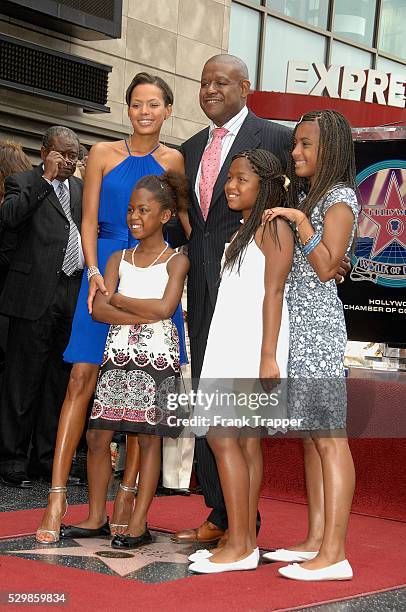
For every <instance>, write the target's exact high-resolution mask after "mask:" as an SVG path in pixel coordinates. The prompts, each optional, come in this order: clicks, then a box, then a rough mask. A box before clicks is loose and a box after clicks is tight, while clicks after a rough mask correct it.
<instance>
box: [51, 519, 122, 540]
mask: <svg viewBox="0 0 406 612" xmlns="http://www.w3.org/2000/svg"><path fill="white" fill-rule="evenodd" d="M109 535H110V525H109V519H107V521H106V522H105V523H104V525H102V526H101V527H97V529H85V528H83V527H76V526H75V525H63V524H62V525H61V529H60V533H59V536H60V538H61V539H63V540H66V539H67V538H98V537H99V536H109Z"/></svg>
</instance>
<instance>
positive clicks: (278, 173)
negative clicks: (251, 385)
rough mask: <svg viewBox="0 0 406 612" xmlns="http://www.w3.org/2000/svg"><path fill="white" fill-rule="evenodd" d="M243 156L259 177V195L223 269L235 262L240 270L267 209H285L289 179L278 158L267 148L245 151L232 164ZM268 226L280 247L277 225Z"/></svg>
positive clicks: (227, 254)
mask: <svg viewBox="0 0 406 612" xmlns="http://www.w3.org/2000/svg"><path fill="white" fill-rule="evenodd" d="M240 157H244V158H245V159H246V160H247V161H248V162H249V163H250V165H251V168H252V170H253V172H255V174H257V175H258V177H259V192H258V197H257V199H256V202H255V206H254V208H253V209H252V212H251V214H250V216H249V219H248V220H247V221H246V222H245V223H244V224H243V226H242V227H241V229H240V230H239V231H238V234H237V235H236V236H235V238H234V240H233V241H232V242H231V244H230V246H229V247H228V249H227V251H226V253H225V262H224V268H223V269H224V270H225V269H227V268H228V269H229V270H231V269H232V268H233V267H234V265H235V264H236V263H237V265H238V271H239V270H240V267H241V263H242V260H243V258H244V254H245V251H246V250H247V247H248V245H249V243H250V242H251V240H253V238H254V236H255V233H256V231H257V230H258V228H259V227H260V226H261V222H262V213H263V212H264V210H265V209H266V208H270V207H271V206H286V193H285V190H284V184H285V179H286V177H285V175H284V174H283V173H282V166H281V163H280V161H279V159H278V158H277V157H275V155H273V154H272V153H270V152H269V151H265V150H264V149H252V150H251V151H242V152H241V153H238V154H237V155H234V157H233V160H232V161H234V160H235V159H239V158H240ZM268 227H269V231H270V233H271V235H272V237H273V239H274V240H275V241H276V242H278V244H279V240H278V234H277V231H276V223H275V222H274V221H272V222H271V223H269V224H268ZM264 230H265V228H264ZM279 246H280V245H279Z"/></svg>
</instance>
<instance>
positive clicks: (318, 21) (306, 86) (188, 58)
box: [0, 0, 406, 159]
mask: <svg viewBox="0 0 406 612" xmlns="http://www.w3.org/2000/svg"><path fill="white" fill-rule="evenodd" d="M32 6H35V7H36V8H35V9H33V8H30V7H32ZM50 6H51V7H54V9H55V10H54V12H53V13H52V11H50V8H49V7H50ZM1 7H2V8H0V53H1V66H2V67H1V75H0V84H1V85H3V87H1V90H0V134H1V137H8V138H13V139H15V140H18V141H19V142H21V143H22V144H23V146H24V147H25V149H26V151H27V152H29V153H30V154H31V156H32V157H33V159H35V156H36V155H37V152H38V148H39V147H38V144H39V138H40V135H41V134H42V133H43V132H44V130H45V129H46V128H47V127H48V126H49V125H52V124H61V123H62V124H64V125H67V126H69V127H71V128H72V129H74V130H75V131H76V132H77V133H78V135H79V137H80V139H81V141H82V142H83V143H84V144H85V145H91V144H93V143H94V142H96V141H98V140H111V139H117V138H122V137H123V136H126V135H127V134H128V131H129V121H128V118H127V107H126V104H125V102H124V97H125V90H126V87H127V85H128V83H129V82H130V81H131V79H132V77H133V76H134V75H135V74H136V72H139V71H141V70H146V71H148V72H151V73H155V74H159V75H160V76H162V77H163V78H164V79H165V80H167V81H168V83H169V84H170V86H171V87H172V88H173V91H174V94H175V104H174V109H173V115H172V117H171V118H170V119H169V120H168V121H167V122H166V123H165V125H164V129H163V132H162V137H163V140H164V141H165V142H167V143H168V144H171V145H174V146H177V145H179V144H180V143H181V142H183V141H184V140H185V139H187V138H188V137H190V136H191V135H192V134H194V133H195V132H197V131H198V130H200V129H202V127H204V126H205V125H206V124H207V121H206V118H205V116H204V114H203V113H202V111H201V110H200V108H199V104H198V102H197V100H198V89H199V79H200V73H201V68H202V66H203V64H204V62H205V61H206V60H207V58H209V57H210V56H212V55H214V54H217V53H222V52H230V53H234V54H235V55H238V56H239V57H242V58H243V59H244V60H245V61H246V62H247V65H248V67H249V71H250V77H251V82H252V87H253V89H256V90H257V91H269V92H274V98H272V99H270V102H269V103H268V106H270V107H271V111H270V112H268V111H267V109H266V108H265V107H266V105H265V106H264V104H263V102H262V100H263V98H261V99H260V100H261V101H260V103H259V104H257V105H256V106H255V107H254V106H253V108H254V109H255V110H256V112H258V114H262V115H263V116H266V117H268V118H274V119H277V120H283V119H284V117H283V116H281V114H279V115H278V114H277V113H276V114H275V116H272V110H273V109H274V108H276V102H277V104H278V105H279V106H280V107H282V108H288V107H289V104H288V98H283V95H285V96H287V95H288V93H289V91H294V92H295V94H296V95H299V94H302V95H303V96H309V94H312V95H314V92H315V87H316V86H317V79H318V78H319V79H320V74H319V73H318V72H317V69H314V66H315V65H317V66H318V70H319V72H320V70H328V69H329V68H328V67H329V66H331V65H335V66H337V67H343V66H347V67H350V68H351V67H352V68H351V69H352V71H353V72H352V73H351V74H350V76H351V75H352V76H351V78H352V77H354V74H353V73H354V71H355V72H357V71H358V73H359V72H360V71H361V72H364V73H365V75H366V76H365V78H367V77H368V79H369V80H370V81H371V83H372V85H371V87H372V93H371V96H370V97H371V100H370V102H371V103H372V104H369V107H368V108H372V107H376V109H377V110H376V116H377V117H378V120H375V119H374V123H373V125H377V123H379V117H380V113H381V111H382V113H383V105H384V104H386V105H387V106H388V108H389V109H390V107H391V104H390V103H391V102H393V101H394V104H395V106H396V105H397V113H398V114H397V115H396V119H398V117H400V118H402V116H403V117H404V118H406V117H405V116H404V113H405V111H404V93H403V92H404V84H405V81H406V42H405V41H406V37H405V36H404V32H403V30H402V25H403V24H404V23H405V21H406V0H359V1H357V2H353V0H233V1H231V0H103V2H100V1H97V0H87V2H86V3H83V2H81V0H36V2H35V3H32V2H30V1H29V0H3V2H2V4H1ZM41 7H42V9H41ZM82 7H86V10H84V9H82ZM50 13H52V14H50ZM306 66H307V68H306ZM323 66H324V68H323ZM17 68H18V69H17ZM23 68H25V71H24V70H23ZM289 70H290V71H291V73H290V74H291V77H290V78H288V73H289ZM294 70H296V72H294ZM301 71H302V72H301ZM388 73H390V74H393V75H395V76H396V79H395V76H393V78H392V81H391V87H392V89H391V96H390V97H389V98H388V95H387V92H386V90H385V94H384V93H382V95H380V94H379V91H378V92H376V91H374V89H373V88H374V87H375V89H376V87H377V84H378V85H379V75H381V76H382V74H384V75H387V74H388ZM292 74H293V75H294V76H293V77H292ZM298 75H299V76H298ZM301 75H304V76H303V78H301ZM368 75H369V76H368ZM377 75H378V76H377ZM334 76H335V77H336V80H337V83H339V82H341V81H342V74H341V73H340V72H337V73H335V74H333V70H331V74H330V77H334ZM361 76H362V75H361ZM34 77H35V78H34ZM362 78H364V77H362ZM383 78H386V77H385V76H384V77H383ZM295 79H296V80H295ZM340 79H341V81H340ZM354 79H356V77H354ZM373 79H375V80H373ZM333 80H334V79H333ZM333 80H332V81H331V83H330V85H329V87H330V88H331V90H333V94H332V95H331V91H329V89H328V88H327V89H326V88H324V90H323V89H322V88H321V87H320V91H319V95H321V96H323V97H326V96H327V97H328V96H329V95H330V97H332V98H334V97H346V98H347V100H352V101H353V102H355V103H356V102H357V101H359V103H360V107H359V108H361V105H362V104H364V105H365V104H366V101H365V100H364V98H362V96H364V97H365V88H364V91H362V88H361V86H360V84H359V83H358V85H359V87H358V89H357V87H353V89H351V87H350V86H349V87H348V91H347V92H346V96H342V91H341V90H340V91H339V92H338V94H337V95H335V94H334V87H335V85H334V83H333ZM289 82H290V85H289ZM368 82H369V81H368ZM292 83H293V85H292ZM388 83H389V81H388ZM350 85H351V80H350ZM289 87H291V89H290V90H289ZM292 87H293V89H292ZM337 87H338V85H337ZM340 87H341V85H340ZM382 87H383V86H382ZM387 89H388V91H389V84H388V87H387ZM382 91H384V90H383V89H382ZM275 94H278V96H277V97H276V98H275ZM279 94H283V95H282V96H281V95H279ZM385 96H386V97H385ZM253 100H255V96H253ZM361 100H364V101H361ZM275 101H276V102H275ZM313 101H314V99H312V106H313V107H316V106H318V105H317V103H316V102H314V103H313ZM332 102H334V100H332ZM379 104H380V105H381V106H380V107H379ZM402 104H403V107H402ZM395 106H393V105H392V107H391V108H395ZM353 108H355V107H354V106H353ZM295 112H298V111H297V110H292V111H291V114H292V117H286V119H291V118H294V117H293V116H294V114H295ZM402 112H403V115H402ZM282 114H283V113H282ZM297 116H300V114H299V115H297ZM391 116H392V115H391V113H390V112H389V114H388V113H386V115H385V113H383V114H382V121H381V122H389V121H386V120H385V121H384V119H385V118H386V117H389V118H390V117H391ZM355 125H356V123H355Z"/></svg>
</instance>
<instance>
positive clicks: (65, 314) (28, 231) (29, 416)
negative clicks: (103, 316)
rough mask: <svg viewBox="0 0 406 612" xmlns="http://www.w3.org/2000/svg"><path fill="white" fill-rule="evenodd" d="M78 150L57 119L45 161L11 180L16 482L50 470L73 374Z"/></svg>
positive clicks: (1, 439)
mask: <svg viewBox="0 0 406 612" xmlns="http://www.w3.org/2000/svg"><path fill="white" fill-rule="evenodd" d="M78 153H79V140H78V137H77V136H76V134H75V133H74V132H72V130H70V129H68V128H65V127H63V126H54V127H51V128H49V129H48V130H47V132H46V133H45V135H44V138H43V144H42V147H41V158H42V160H43V164H41V165H40V166H38V167H37V168H35V169H33V170H29V171H27V172H21V173H18V174H14V175H12V176H10V177H8V178H7V179H6V183H5V198H4V202H3V205H2V207H1V209H0V222H1V224H2V226H3V227H4V228H5V229H7V230H12V231H14V232H15V233H16V235H17V246H16V248H15V250H14V253H13V256H12V258H11V262H10V268H9V272H8V275H7V278H6V281H5V285H4V289H3V291H2V294H1V296H0V313H1V314H4V315H6V316H8V317H9V318H10V326H9V334H8V342H7V349H6V366H5V371H4V379H3V385H2V389H1V395H0V421H1V427H0V477H1V480H2V482H3V483H4V484H6V485H9V486H15V487H30V486H31V482H30V480H29V476H28V472H27V469H28V468H29V469H30V472H32V473H33V475H34V476H44V477H48V476H50V474H51V469H52V457H53V452H54V445H55V439H56V431H57V426H58V418H59V411H60V407H61V405H62V400H63V397H64V395H65V390H66V385H67V382H68V377H69V366H68V365H67V364H65V363H64V362H63V358H62V355H63V351H64V349H65V347H66V345H67V343H68V340H69V336H70V330H71V323H72V317H73V314H74V310H75V305H76V300H77V296H78V292H79V288H80V283H81V277H82V272H83V253H82V248H81V241H80V233H79V230H80V225H81V214H82V213H81V209H82V181H81V180H80V179H77V178H75V177H72V175H73V173H74V171H75V168H76V161H77V159H78ZM30 443H31V455H30V461H28V452H29V447H30ZM28 463H29V465H28Z"/></svg>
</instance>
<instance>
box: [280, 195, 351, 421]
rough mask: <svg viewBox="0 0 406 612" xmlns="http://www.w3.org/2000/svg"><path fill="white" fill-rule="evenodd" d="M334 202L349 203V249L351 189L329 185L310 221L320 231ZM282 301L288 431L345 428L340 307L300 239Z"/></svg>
mask: <svg viewBox="0 0 406 612" xmlns="http://www.w3.org/2000/svg"><path fill="white" fill-rule="evenodd" d="M338 202H344V203H345V204H348V206H349V207H350V208H351V210H352V212H353V213H354V225H353V230H352V234H351V239H350V241H349V244H348V250H349V249H350V247H351V244H352V241H353V238H354V234H355V229H356V225H357V218H358V214H359V210H360V208H359V205H358V202H357V198H356V195H355V192H354V191H353V189H351V188H349V187H346V186H344V185H336V186H334V187H333V188H332V189H331V190H330V191H329V192H328V193H327V194H326V196H325V197H324V198H323V200H322V201H320V202H318V203H317V204H316V206H315V207H314V209H313V211H312V213H311V217H310V221H311V224H312V226H313V228H314V230H315V231H316V232H319V233H321V234H322V233H323V227H324V217H325V214H326V212H327V210H328V209H329V208H330V207H331V206H333V204H336V203H338ZM348 250H347V252H348ZM286 299H287V303H288V309H289V323H290V343H289V363H288V376H289V401H288V405H289V417H290V418H291V419H299V421H298V424H297V427H293V429H300V430H305V431H310V430H311V431H314V430H332V429H344V428H345V424H346V411H347V397H346V388H345V379H344V363H343V362H344V351H345V346H346V342H347V332H346V327H345V321H344V311H343V305H342V303H341V300H340V299H339V298H338V295H337V285H336V282H335V280H330V281H327V282H322V281H320V279H319V278H318V276H317V274H316V272H315V271H314V270H313V268H312V266H311V265H310V263H309V262H308V260H307V257H305V255H304V254H303V250H302V247H301V245H300V242H299V240H296V243H295V247H294V256H293V264H292V270H291V272H290V275H289V278H288V281H287V293H286Z"/></svg>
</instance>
